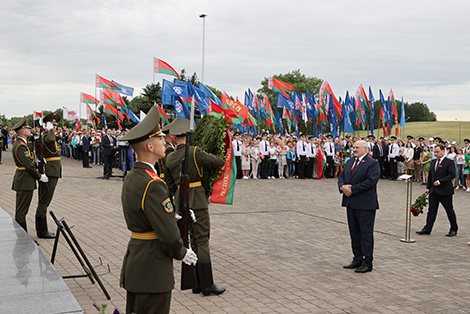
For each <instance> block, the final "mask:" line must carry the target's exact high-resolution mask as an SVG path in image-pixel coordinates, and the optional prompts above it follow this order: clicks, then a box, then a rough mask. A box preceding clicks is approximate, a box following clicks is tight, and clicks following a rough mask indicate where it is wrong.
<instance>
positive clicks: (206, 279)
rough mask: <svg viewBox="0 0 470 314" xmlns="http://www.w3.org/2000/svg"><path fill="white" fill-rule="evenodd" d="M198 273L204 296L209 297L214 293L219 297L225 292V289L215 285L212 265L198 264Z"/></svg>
mask: <svg viewBox="0 0 470 314" xmlns="http://www.w3.org/2000/svg"><path fill="white" fill-rule="evenodd" d="M197 265H198V267H197V271H198V273H199V278H200V279H201V280H200V284H201V287H202V294H203V295H205V296H209V295H211V294H212V293H213V294H215V295H219V294H222V293H224V292H225V288H224V287H219V286H216V285H214V279H213V277H212V263H211V262H209V263H198V264H197Z"/></svg>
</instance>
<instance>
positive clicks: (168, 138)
mask: <svg viewBox="0 0 470 314" xmlns="http://www.w3.org/2000/svg"><path fill="white" fill-rule="evenodd" d="M177 119H178V118H177ZM174 121H176V120H173V122H174ZM173 122H172V123H173ZM172 123H170V124H167V125H165V126H164V127H163V129H162V131H163V133H165V142H166V144H165V157H163V158H160V159H159V160H158V161H157V164H156V167H158V168H157V169H158V173H159V175H160V178H162V179H163V180H165V165H166V156H168V155H169V154H170V153H171V152H173V151H174V150H175V147H176V136H174V135H172V134H168V133H166V132H167V131H168V130H169V129H170V127H171V124H172Z"/></svg>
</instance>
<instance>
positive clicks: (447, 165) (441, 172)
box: [426, 158, 455, 195]
mask: <svg viewBox="0 0 470 314" xmlns="http://www.w3.org/2000/svg"><path fill="white" fill-rule="evenodd" d="M436 163H437V159H434V160H432V161H431V169H430V170H429V178H428V185H427V187H426V188H427V189H429V191H430V193H431V194H435V195H452V194H454V187H453V185H452V179H453V178H455V164H454V162H453V161H452V160H450V159H449V158H444V159H443V160H442V162H441V163H440V165H439V169H438V170H437V171H436ZM436 180H439V183H440V185H438V186H434V181H436Z"/></svg>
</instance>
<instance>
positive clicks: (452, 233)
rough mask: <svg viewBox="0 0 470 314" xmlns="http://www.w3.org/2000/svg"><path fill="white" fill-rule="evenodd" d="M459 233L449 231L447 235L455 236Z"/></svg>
mask: <svg viewBox="0 0 470 314" xmlns="http://www.w3.org/2000/svg"><path fill="white" fill-rule="evenodd" d="M456 235H457V231H453V230H451V231H449V233H446V237H455V236H456Z"/></svg>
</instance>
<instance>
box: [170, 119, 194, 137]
mask: <svg viewBox="0 0 470 314" xmlns="http://www.w3.org/2000/svg"><path fill="white" fill-rule="evenodd" d="M190 125H191V121H190V120H189V119H175V120H173V122H172V123H171V126H170V128H169V130H168V133H170V134H172V135H176V136H179V135H185V134H186V133H188V132H189V129H190Z"/></svg>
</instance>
